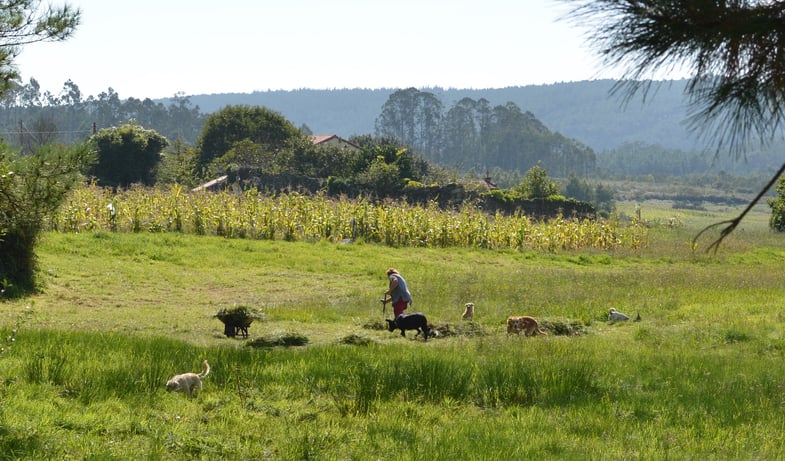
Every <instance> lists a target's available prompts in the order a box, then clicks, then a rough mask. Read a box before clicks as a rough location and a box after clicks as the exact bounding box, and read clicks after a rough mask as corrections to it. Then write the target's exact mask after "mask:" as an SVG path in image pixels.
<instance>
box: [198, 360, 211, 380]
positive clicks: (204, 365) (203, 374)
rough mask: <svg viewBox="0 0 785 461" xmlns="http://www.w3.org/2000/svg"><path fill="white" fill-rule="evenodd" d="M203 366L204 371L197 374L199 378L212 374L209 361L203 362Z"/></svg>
mask: <svg viewBox="0 0 785 461" xmlns="http://www.w3.org/2000/svg"><path fill="white" fill-rule="evenodd" d="M202 366H203V367H204V368H203V369H202V372H201V373H199V374H198V375H197V376H199V378H204V377H205V376H207V375H209V374H210V364H209V363H207V360H205V361H204V362H202Z"/></svg>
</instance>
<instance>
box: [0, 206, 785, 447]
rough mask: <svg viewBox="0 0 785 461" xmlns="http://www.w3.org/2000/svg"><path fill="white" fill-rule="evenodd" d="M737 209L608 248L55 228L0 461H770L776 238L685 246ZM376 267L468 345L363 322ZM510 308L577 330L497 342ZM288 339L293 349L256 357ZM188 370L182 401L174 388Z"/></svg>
mask: <svg viewBox="0 0 785 461" xmlns="http://www.w3.org/2000/svg"><path fill="white" fill-rule="evenodd" d="M733 211H734V210H712V211H710V212H708V213H710V214H711V215H710V216H703V215H700V216H697V215H696V216H693V215H691V214H689V213H685V214H683V215H682V216H681V217H680V222H681V224H680V225H679V226H670V225H667V224H665V221H666V219H665V217H667V214H668V211H667V210H664V209H658V211H657V212H658V213H662V217H663V219H661V220H660V219H652V220H651V225H652V228H651V237H650V238H651V242H649V245H648V246H647V247H646V248H643V249H640V250H622V251H617V252H603V251H596V250H595V251H584V252H559V253H535V252H515V251H490V250H472V249H421V248H389V247H383V246H378V245H371V244H349V245H342V244H334V243H326V242H320V243H301V242H298V243H295V242H283V241H272V242H271V241H251V240H240V239H225V238H220V237H205V236H201V237H200V236H193V235H182V234H165V233H164V234H150V233H139V234H116V233H111V232H104V231H101V232H96V233H84V234H76V235H73V234H60V233H47V234H45V236H44V238H43V240H42V242H41V246H40V251H39V256H40V266H41V268H42V271H43V279H44V280H45V282H46V283H45V285H44V286H43V288H42V291H41V293H39V294H36V295H34V296H31V297H30V298H27V299H20V300H13V301H6V302H4V303H2V304H0V333H2V334H3V337H7V336H9V335H11V334H12V329H13V328H15V327H16V326H17V324H18V332H17V333H16V334H15V342H14V343H13V346H12V348H11V349H10V350H6V351H5V352H3V353H2V354H0V402H1V403H2V407H0V459H292V460H299V459H412V460H415V459H436V460H439V459H494V460H496V459H528V458H542V459H581V460H582V459H778V458H781V457H782V456H783V453H785V439H783V437H782V433H783V425H784V423H783V419H782V418H781V413H782V405H783V401H785V389H784V388H783V374H785V366H783V355H784V354H785V316H783V314H782V304H783V299H785V286H783V283H782V278H783V270H782V267H783V263H784V262H785V249H783V245H782V243H783V241H782V238H783V237H782V236H779V235H777V234H771V233H769V232H768V231H767V229H766V227H765V220H764V219H762V216H763V214H762V213H758V214H757V215H755V216H753V217H752V218H753V219H751V220H749V221H747V222H746V226H745V228H744V229H743V232H739V233H737V234H733V235H731V236H730V237H729V238H728V240H727V242H726V243H724V244H723V245H722V246H721V247H720V251H718V253H717V254H712V253H708V254H707V253H706V252H705V251H703V250H702V249H701V248H698V249H697V250H695V251H692V249H691V246H690V243H689V241H690V239H691V237H693V236H694V234H695V232H696V229H699V228H701V227H702V226H703V225H705V223H706V222H707V221H711V220H713V219H715V218H718V220H719V219H726V218H727V217H728V216H730V215H732V212H733ZM646 213H647V208H646V206H645V205H644V207H643V217H644V218H646ZM652 214H653V210H652ZM388 267H396V268H398V269H399V270H400V271H401V273H402V274H403V275H404V276H405V277H406V278H407V280H408V281H409V284H410V287H411V289H412V291H413V295H414V298H415V303H414V306H413V310H417V311H422V312H424V313H425V314H426V315H427V316H428V318H429V320H430V321H431V322H433V323H438V324H448V325H451V326H452V327H453V328H455V329H459V331H469V332H473V334H458V335H455V336H449V337H443V338H433V339H430V340H428V342H427V343H426V342H423V341H422V340H420V339H413V333H412V332H409V333H408V335H407V338H406V339H404V338H401V337H400V334H398V333H397V332H396V333H390V332H387V331H386V330H378V329H374V328H368V326H369V325H371V326H373V325H376V324H379V323H381V321H382V319H383V318H384V314H383V313H382V310H381V304H380V303H379V299H380V298H381V295H382V292H383V290H384V289H385V287H386V279H385V276H384V271H385V269H387V268H388ZM469 301H471V302H474V303H475V305H476V310H477V312H476V317H475V321H474V326H475V328H473V329H465V330H460V328H461V327H464V328H465V326H466V325H465V322H461V320H460V315H461V313H462V310H463V304H464V303H465V302H469ZM234 305H246V306H249V307H253V308H257V309H259V310H260V311H261V312H262V313H263V314H264V318H263V319H262V320H260V321H257V322H255V323H254V324H253V325H252V326H251V328H250V330H249V332H250V338H249V339H248V340H243V339H230V338H226V337H224V336H223V334H222V333H223V325H222V324H221V323H220V322H219V321H218V320H217V319H215V318H213V317H212V315H213V314H215V312H217V311H218V310H219V309H220V308H222V307H232V306H234ZM28 306H29V307H30V309H29V310H30V311H31V312H32V313H31V314H30V315H29V318H26V319H25V320H23V321H22V320H20V315H24V313H25V312H26V310H27V309H26V307H28ZM610 307H615V308H616V309H617V310H619V311H622V312H625V313H628V314H631V315H632V314H639V315H640V316H641V321H640V322H629V323H616V324H609V323H608V322H607V310H608V308H610ZM386 315H387V316H389V315H390V314H389V312H387V313H386ZM508 315H533V316H535V317H537V318H538V319H540V320H541V322H543V323H558V322H564V323H570V322H571V323H574V324H579V325H581V326H582V329H581V330H580V334H577V335H574V336H567V335H557V334H555V332H554V331H550V334H549V335H547V336H536V337H533V338H517V337H507V335H506V334H505V330H504V319H505V318H506V317H507V316H508ZM287 333H291V334H298V335H304V336H305V337H307V338H308V343H307V345H305V346H299V347H274V348H253V347H249V346H248V344H249V343H251V342H252V341H253V340H254V339H257V338H261V337H264V336H265V335H281V334H287ZM358 337H360V338H364V339H365V340H366V341H362V342H356V341H346V339H347V338H358ZM347 343H349V344H347ZM356 344H362V345H356ZM202 359H208V360H210V363H211V364H212V366H213V372H212V373H211V374H210V376H208V377H207V378H206V379H205V383H204V386H205V388H204V391H203V392H202V393H201V394H200V395H199V396H198V397H197V398H195V399H192V400H189V399H188V398H186V397H185V396H183V395H180V394H168V393H166V392H165V389H164V383H165V381H166V379H167V378H168V377H170V376H171V375H173V374H176V373H180V372H184V371H196V370H198V368H199V364H200V362H201V360H202Z"/></svg>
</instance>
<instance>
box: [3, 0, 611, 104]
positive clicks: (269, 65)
mask: <svg viewBox="0 0 785 461" xmlns="http://www.w3.org/2000/svg"><path fill="white" fill-rule="evenodd" d="M66 2H67V3H68V4H70V5H72V6H74V7H77V8H79V9H80V10H81V12H82V19H81V24H80V25H79V27H78V29H77V30H76V32H75V34H74V35H73V36H72V37H71V38H69V39H68V40H67V41H65V42H44V43H35V44H31V45H27V46H26V47H24V49H23V50H22V53H21V55H20V56H19V57H18V58H17V61H16V64H17V66H18V69H19V71H20V74H21V77H22V81H23V82H25V83H28V82H29V80H30V78H34V79H36V80H37V81H38V83H39V84H40V85H41V89H42V91H50V92H51V93H53V94H55V95H57V94H59V93H60V92H61V91H62V89H63V84H64V83H65V82H66V81H67V80H69V79H70V80H71V81H73V82H74V83H75V84H76V85H77V86H78V87H79V89H80V90H81V92H82V95H83V97H87V96H89V95H93V96H97V95H98V94H100V93H102V92H106V91H107V90H108V89H109V88H112V89H113V90H114V91H115V92H117V93H118V95H119V97H120V98H121V99H126V98H128V97H134V98H138V99H145V98H151V99H157V98H166V97H170V96H173V95H175V94H176V93H184V94H186V95H198V94H215V93H251V92H254V91H267V90H296V89H303V88H310V89H344V88H408V87H416V88H429V87H442V88H476V89H485V88H504V87H509V86H526V85H540V84H550V83H558V82H570V81H581V80H592V79H596V78H611V77H612V76H610V74H609V73H608V72H607V71H606V70H604V69H603V68H602V66H600V61H599V58H598V57H597V55H596V54H595V53H594V52H593V51H592V50H591V48H589V47H588V45H587V43H586V40H585V34H586V30H583V29H580V28H578V27H576V26H575V25H574V24H572V23H570V22H568V21H566V20H563V19H560V18H563V16H564V14H565V13H566V7H565V5H564V4H563V3H560V2H558V1H557V0H479V1H477V0H473V1H470V0H445V1H440V0H395V1H391V0H387V1H382V0H221V1H216V0H135V1H133V2H130V1H117V0H44V1H43V2H42V3H43V4H44V5H46V4H47V3H53V4H55V5H62V4H63V3H66Z"/></svg>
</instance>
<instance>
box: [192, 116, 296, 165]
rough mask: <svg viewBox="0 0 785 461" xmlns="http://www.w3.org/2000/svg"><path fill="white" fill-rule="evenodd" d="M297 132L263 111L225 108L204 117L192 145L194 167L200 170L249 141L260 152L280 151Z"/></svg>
mask: <svg viewBox="0 0 785 461" xmlns="http://www.w3.org/2000/svg"><path fill="white" fill-rule="evenodd" d="M301 137H302V134H301V133H300V131H299V130H298V129H297V128H296V127H295V126H294V125H292V123H291V122H289V121H288V120H286V118H284V117H283V116H282V115H281V114H279V113H277V112H274V111H272V110H270V109H267V108H265V107H260V106H256V107H251V106H227V107H224V108H223V109H221V110H219V111H217V112H214V113H212V114H211V115H210V116H208V117H207V120H206V122H205V125H204V128H203V129H202V133H201V134H200V135H199V139H198V140H197V142H196V147H197V151H198V152H199V161H198V167H199V168H200V169H201V170H204V169H205V167H207V165H208V164H209V163H210V162H211V161H212V160H213V159H216V158H219V157H221V156H223V155H224V154H226V153H227V152H229V151H230V150H231V149H232V148H233V147H234V145H235V143H237V142H240V141H243V140H250V141H251V142H253V143H255V144H259V145H260V146H261V148H262V149H264V150H270V151H275V150H278V149H282V148H284V147H286V146H287V144H288V143H289V142H291V141H293V140H295V139H297V138H301Z"/></svg>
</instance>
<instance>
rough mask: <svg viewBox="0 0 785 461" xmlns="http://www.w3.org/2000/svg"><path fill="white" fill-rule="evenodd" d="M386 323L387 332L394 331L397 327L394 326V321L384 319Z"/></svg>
mask: <svg viewBox="0 0 785 461" xmlns="http://www.w3.org/2000/svg"><path fill="white" fill-rule="evenodd" d="M384 320H385V321H386V322H387V330H388V331H395V329H396V328H397V327H398V325H396V324H395V320H390V319H384Z"/></svg>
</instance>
